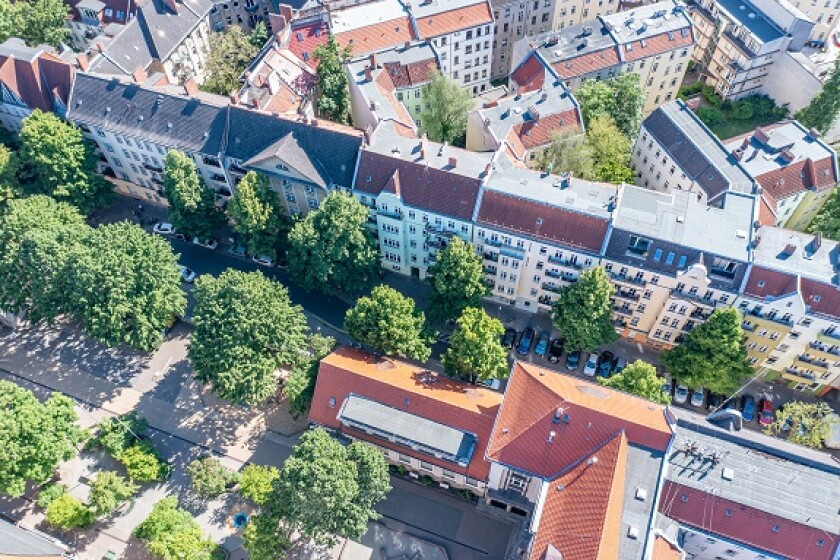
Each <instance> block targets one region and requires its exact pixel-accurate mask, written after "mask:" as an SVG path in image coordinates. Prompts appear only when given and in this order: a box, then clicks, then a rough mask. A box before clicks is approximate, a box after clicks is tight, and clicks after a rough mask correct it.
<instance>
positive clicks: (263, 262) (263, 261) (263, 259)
mask: <svg viewBox="0 0 840 560" xmlns="http://www.w3.org/2000/svg"><path fill="white" fill-rule="evenodd" d="M251 260H253V261H254V262H255V263H257V264H258V265H260V266H265V267H267V268H274V264H275V263H274V259H272V258H271V257H268V256H266V255H257V256H256V257H254V258H253V259H251Z"/></svg>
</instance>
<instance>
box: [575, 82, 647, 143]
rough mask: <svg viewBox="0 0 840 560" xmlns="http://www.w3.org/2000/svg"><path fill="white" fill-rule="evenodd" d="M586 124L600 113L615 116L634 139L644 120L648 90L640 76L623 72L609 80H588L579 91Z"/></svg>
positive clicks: (619, 125)
mask: <svg viewBox="0 0 840 560" xmlns="http://www.w3.org/2000/svg"><path fill="white" fill-rule="evenodd" d="M575 98H576V99H577V100H578V102H579V103H580V108H581V112H582V113H583V120H584V123H585V124H586V125H587V126H589V123H590V122H591V120H592V119H593V118H595V117H599V116H608V117H611V118H612V119H613V120H614V121H615V124H616V126H617V127H618V129H619V130H620V131H621V132H622V133H623V134H624V135H625V136H627V137H628V138H630V139H633V138H635V137H636V134H638V132H639V127H640V126H641V123H642V108H643V107H644V104H645V92H644V90H643V89H642V87H641V85H640V84H639V75H638V74H634V73H623V74H619V75H618V76H615V77H613V78H610V79H608V80H603V81H601V80H586V81H584V82H583V84H581V85H580V87H579V88H578V89H577V90H576V91H575Z"/></svg>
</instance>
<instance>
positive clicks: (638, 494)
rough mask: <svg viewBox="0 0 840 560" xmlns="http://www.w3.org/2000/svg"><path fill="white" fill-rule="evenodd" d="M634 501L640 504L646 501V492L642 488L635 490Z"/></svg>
mask: <svg viewBox="0 0 840 560" xmlns="http://www.w3.org/2000/svg"><path fill="white" fill-rule="evenodd" d="M636 499H637V500H639V501H641V502H644V501H645V500H647V490H645V489H644V488H636Z"/></svg>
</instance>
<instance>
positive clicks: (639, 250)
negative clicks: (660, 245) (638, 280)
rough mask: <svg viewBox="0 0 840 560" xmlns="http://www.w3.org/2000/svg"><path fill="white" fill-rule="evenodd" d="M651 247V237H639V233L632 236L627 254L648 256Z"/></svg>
mask: <svg viewBox="0 0 840 560" xmlns="http://www.w3.org/2000/svg"><path fill="white" fill-rule="evenodd" d="M649 249H650V239H645V238H644V237H639V236H638V235H631V236H630V243H629V245H628V246H627V254H629V255H630V256H635V257H647V255H648V250H649Z"/></svg>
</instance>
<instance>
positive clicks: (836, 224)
mask: <svg viewBox="0 0 840 560" xmlns="http://www.w3.org/2000/svg"><path fill="white" fill-rule="evenodd" d="M808 231H810V232H811V233H821V234H823V235H825V236H826V237H828V238H829V239H834V240H835V241H840V189H834V190H833V191H832V192H831V194H830V195H828V200H826V201H825V204H823V205H822V208H820V211H819V214H817V215H816V217H814V219H813V220H812V221H811V224H810V225H809V226H808Z"/></svg>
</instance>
